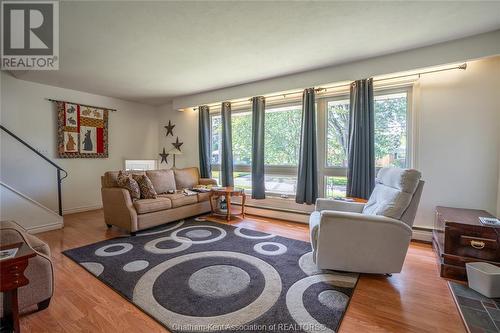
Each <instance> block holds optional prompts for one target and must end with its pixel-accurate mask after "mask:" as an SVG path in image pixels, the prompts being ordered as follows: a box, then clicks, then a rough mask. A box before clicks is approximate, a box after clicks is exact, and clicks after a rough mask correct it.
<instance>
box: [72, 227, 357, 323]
mask: <svg viewBox="0 0 500 333" xmlns="http://www.w3.org/2000/svg"><path fill="white" fill-rule="evenodd" d="M310 251H311V246H310V244H309V243H307V242H302V241H298V240H293V239H289V238H285V237H280V236H276V235H271V234H266V233H262V232H257V231H253V230H249V229H242V228H236V227H233V226H230V225H225V224H219V223H211V222H197V221H195V220H194V219H187V220H182V221H178V222H174V223H171V224H168V225H164V226H162V227H160V228H156V229H152V230H147V231H144V232H140V233H138V234H137V236H135V237H128V236H127V237H119V238H114V239H111V240H106V241H102V242H99V243H95V244H92V245H88V246H84V247H80V248H76V249H71V250H68V251H65V252H64V254H65V255H66V256H68V257H70V258H71V259H73V260H74V261H75V262H77V263H78V264H80V265H81V266H83V267H84V268H85V269H87V270H88V271H89V272H90V273H92V274H93V275H95V276H96V277H97V278H98V279H99V280H101V281H102V282H104V283H105V284H107V285H108V286H110V287H111V288H113V289H114V290H116V291H117V292H119V293H120V294H121V295H122V296H123V297H125V298H126V299H127V300H129V301H130V302H132V303H133V304H135V305H136V306H137V307H139V308H140V309H142V310H143V311H145V312H146V313H148V314H149V315H150V316H151V317H153V318H154V319H156V320H157V321H158V322H160V323H161V324H163V325H164V326H165V327H167V328H168V329H169V330H171V331H172V332H200V331H201V332H264V331H267V332H335V331H336V330H337V329H338V327H339V325H340V322H341V320H342V317H343V315H344V313H345V311H346V309H347V306H348V304H349V300H350V298H351V296H352V294H353V291H354V288H355V286H356V283H357V281H358V275H357V274H352V273H340V272H333V271H319V270H318V269H317V268H316V266H315V265H314V263H313V262H312V254H311V252H310Z"/></svg>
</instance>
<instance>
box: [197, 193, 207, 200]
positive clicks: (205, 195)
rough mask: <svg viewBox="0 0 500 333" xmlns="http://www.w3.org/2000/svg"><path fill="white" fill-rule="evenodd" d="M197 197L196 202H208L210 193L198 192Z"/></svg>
mask: <svg viewBox="0 0 500 333" xmlns="http://www.w3.org/2000/svg"><path fill="white" fill-rule="evenodd" d="M197 196H198V202H202V201H208V200H209V199H210V192H199V193H198V194H197Z"/></svg>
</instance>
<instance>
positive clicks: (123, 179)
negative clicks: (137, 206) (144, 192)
mask: <svg viewBox="0 0 500 333" xmlns="http://www.w3.org/2000/svg"><path fill="white" fill-rule="evenodd" d="M116 182H117V183H118V186H120V187H122V188H125V189H127V190H128V191H129V193H130V196H131V197H132V199H140V198H141V190H140V189H139V184H138V183H137V181H135V180H134V178H132V175H131V174H127V173H125V172H123V171H119V172H118V177H117V179H116Z"/></svg>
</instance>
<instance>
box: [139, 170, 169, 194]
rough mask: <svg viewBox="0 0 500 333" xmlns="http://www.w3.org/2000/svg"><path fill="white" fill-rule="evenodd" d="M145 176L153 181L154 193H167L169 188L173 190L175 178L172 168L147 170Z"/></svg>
mask: <svg viewBox="0 0 500 333" xmlns="http://www.w3.org/2000/svg"><path fill="white" fill-rule="evenodd" d="M146 176H148V178H149V179H150V180H151V183H153V187H154V188H155V190H156V193H158V194H160V193H167V191H169V190H175V189H176V187H175V178H174V172H173V171H172V170H168V169H166V170H148V171H146Z"/></svg>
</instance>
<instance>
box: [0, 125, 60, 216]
mask: <svg viewBox="0 0 500 333" xmlns="http://www.w3.org/2000/svg"><path fill="white" fill-rule="evenodd" d="M0 129H1V130H2V131H4V132H5V133H7V134H9V135H10V136H11V137H13V138H14V139H16V140H17V141H19V142H20V143H22V144H23V145H24V146H26V147H27V148H28V149H30V150H31V151H32V152H34V153H35V154H37V155H38V156H40V157H41V158H43V159H44V160H45V161H46V162H48V163H49V164H50V165H52V166H53V167H55V168H56V169H57V201H58V210H59V215H60V216H62V197H61V181H62V180H63V179H64V178H66V177H68V173H67V172H66V170H64V169H63V168H61V167H60V166H59V165H57V164H56V163H54V162H52V161H51V160H50V159H49V158H48V157H47V156H45V155H43V154H42V153H40V152H39V151H38V150H36V149H35V148H33V147H32V146H31V145H30V144H29V143H27V142H26V141H24V140H23V139H21V138H20V137H18V136H17V135H15V134H14V133H13V132H11V131H10V130H8V129H7V128H5V126H3V125H0ZM61 171H62V172H64V176H63V177H61Z"/></svg>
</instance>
